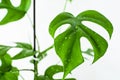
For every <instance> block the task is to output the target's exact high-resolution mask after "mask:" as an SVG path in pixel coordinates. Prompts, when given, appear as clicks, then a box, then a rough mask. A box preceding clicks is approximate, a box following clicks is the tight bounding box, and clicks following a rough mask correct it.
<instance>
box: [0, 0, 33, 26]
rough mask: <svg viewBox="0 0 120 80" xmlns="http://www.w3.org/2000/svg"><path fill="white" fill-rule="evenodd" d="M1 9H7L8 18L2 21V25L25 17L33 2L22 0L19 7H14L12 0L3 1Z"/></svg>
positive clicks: (0, 5)
mask: <svg viewBox="0 0 120 80" xmlns="http://www.w3.org/2000/svg"><path fill="white" fill-rule="evenodd" d="M1 1H2V2H1V3H0V9H7V11H8V12H7V14H6V16H5V17H4V18H3V19H2V20H1V21H0V25H3V24H6V23H9V22H12V21H16V20H19V19H21V18H22V17H24V15H25V13H26V12H27V10H28V9H29V7H30V3H31V0H21V4H20V6H18V7H14V6H13V5H12V4H11V1H10V0H1Z"/></svg>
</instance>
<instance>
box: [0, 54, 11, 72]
mask: <svg viewBox="0 0 120 80" xmlns="http://www.w3.org/2000/svg"><path fill="white" fill-rule="evenodd" d="M0 60H1V62H2V64H1V66H0V73H1V72H7V71H9V70H10V69H11V68H12V66H11V64H12V59H11V57H10V55H8V54H7V53H6V54H5V55H4V56H2V57H1V58H0Z"/></svg>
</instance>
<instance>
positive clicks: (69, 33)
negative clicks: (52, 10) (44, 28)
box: [49, 10, 113, 78]
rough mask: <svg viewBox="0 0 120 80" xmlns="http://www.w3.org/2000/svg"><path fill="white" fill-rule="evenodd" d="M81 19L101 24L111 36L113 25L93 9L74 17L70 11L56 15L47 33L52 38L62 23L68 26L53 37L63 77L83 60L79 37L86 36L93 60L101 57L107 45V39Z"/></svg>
mask: <svg viewBox="0 0 120 80" xmlns="http://www.w3.org/2000/svg"><path fill="white" fill-rule="evenodd" d="M82 21H91V22H95V23H97V24H99V25H101V26H102V27H103V28H104V29H105V30H106V31H107V32H108V34H109V36H110V37H111V35H112V32H113V26H112V24H111V23H110V21H109V20H108V19H107V18H106V17H105V16H103V15H102V14H100V13H99V12H97V11H94V10H88V11H84V12H82V13H80V14H79V15H78V16H77V17H74V16H73V15H72V14H71V13H68V12H63V13H61V14H59V15H58V16H56V17H55V18H54V19H53V21H52V22H51V23H50V26H49V33H50V35H51V36H52V37H53V38H54V35H55V32H56V30H57V29H58V28H59V27H61V26H62V25H64V24H70V27H69V28H68V29H67V30H65V31H64V32H63V33H61V34H59V35H58V36H57V37H56V38H55V39H54V45H55V51H56V53H57V55H58V56H59V57H60V59H61V60H62V63H63V66H64V76H63V78H65V77H66V76H67V75H68V73H70V72H71V71H72V70H73V69H74V68H76V67H77V66H78V65H80V64H82V63H83V62H84V58H83V56H82V51H81V43H80V39H81V37H86V38H87V39H88V40H89V41H90V43H91V44H92V47H93V52H94V60H93V63H94V62H96V61H97V60H98V59H99V58H101V57H102V56H103V55H104V54H105V52H106V50H107V47H108V44H107V41H106V40H105V39H104V38H103V37H101V36H100V35H99V34H98V33H96V32H94V31H93V30H91V29H89V28H88V27H87V26H85V25H84V24H82Z"/></svg>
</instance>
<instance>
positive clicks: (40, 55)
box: [37, 45, 54, 58]
mask: <svg viewBox="0 0 120 80" xmlns="http://www.w3.org/2000/svg"><path fill="white" fill-rule="evenodd" d="M53 47H54V45H51V46H50V47H48V48H47V49H45V50H44V51H42V52H40V53H39V54H38V56H37V58H40V57H42V55H44V54H45V53H46V52H47V51H49V50H50V49H52V48H53Z"/></svg>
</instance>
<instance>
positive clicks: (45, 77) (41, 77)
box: [37, 75, 50, 80]
mask: <svg viewBox="0 0 120 80" xmlns="http://www.w3.org/2000/svg"><path fill="white" fill-rule="evenodd" d="M37 80H50V79H49V78H48V77H47V76H44V75H40V76H38V77H37Z"/></svg>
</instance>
